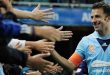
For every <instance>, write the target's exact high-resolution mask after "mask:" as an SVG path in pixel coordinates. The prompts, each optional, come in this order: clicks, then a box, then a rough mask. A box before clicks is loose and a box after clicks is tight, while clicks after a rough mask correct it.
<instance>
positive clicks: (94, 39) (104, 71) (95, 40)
mask: <svg viewBox="0 0 110 75" xmlns="http://www.w3.org/2000/svg"><path fill="white" fill-rule="evenodd" d="M75 52H77V53H78V54H80V56H81V57H82V58H83V59H85V60H86V63H87V66H88V73H89V75H110V34H109V35H107V36H104V37H101V36H99V34H98V33H97V32H96V31H95V32H94V33H92V34H90V35H88V36H85V37H83V38H82V40H81V41H80V42H79V44H78V46H77V48H76V51H75Z"/></svg>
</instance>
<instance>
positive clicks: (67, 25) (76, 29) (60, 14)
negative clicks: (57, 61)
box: [13, 0, 110, 75]
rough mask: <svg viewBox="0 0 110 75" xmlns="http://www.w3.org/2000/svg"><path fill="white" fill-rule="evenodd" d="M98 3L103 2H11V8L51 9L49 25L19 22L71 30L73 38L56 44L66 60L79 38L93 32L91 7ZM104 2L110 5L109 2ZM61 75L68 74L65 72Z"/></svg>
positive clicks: (55, 0) (27, 20)
mask: <svg viewBox="0 0 110 75" xmlns="http://www.w3.org/2000/svg"><path fill="white" fill-rule="evenodd" d="M99 1H103V0H13V6H14V7H15V8H18V9H22V10H28V11H31V10H33V9H34V8H35V7H36V6H37V4H38V3H40V4H41V9H45V8H53V11H54V12H55V14H54V18H53V20H50V21H49V23H45V22H42V21H34V20H30V19H19V21H20V22H21V23H26V24H31V25H41V26H43V25H49V26H54V27H56V28H58V27H60V26H64V29H63V30H71V31H72V32H73V37H72V38H71V39H70V40H69V41H66V42H57V43H56V50H57V52H59V53H60V54H61V55H62V56H63V57H65V58H67V59H68V58H69V57H70V56H71V54H72V53H73V52H74V50H75V48H76V46H77V44H78V42H79V41H80V40H81V38H82V37H83V36H86V35H88V34H90V33H92V32H93V31H94V29H93V27H92V24H91V18H90V15H91V6H92V4H93V3H95V2H99ZM104 1H105V2H107V3H110V0H104ZM49 60H50V58H49ZM48 75H49V74H48ZM59 75H61V74H59ZM62 75H69V74H68V73H66V72H65V73H63V74H62Z"/></svg>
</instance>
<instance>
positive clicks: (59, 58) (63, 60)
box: [51, 50, 82, 72]
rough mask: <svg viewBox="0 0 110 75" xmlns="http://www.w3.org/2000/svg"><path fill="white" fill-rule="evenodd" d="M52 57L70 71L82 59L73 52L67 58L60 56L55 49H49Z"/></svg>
mask: <svg viewBox="0 0 110 75" xmlns="http://www.w3.org/2000/svg"><path fill="white" fill-rule="evenodd" d="M51 55H52V57H53V58H54V59H55V60H56V61H57V62H58V63H59V64H60V65H61V66H62V67H64V68H65V69H67V70H69V71H70V72H73V70H74V69H75V68H76V67H77V66H78V65H79V63H80V62H81V61H82V58H81V57H80V55H78V54H77V53H74V54H73V55H72V56H71V57H70V58H69V60H67V59H66V58H64V57H62V56H61V55H60V54H58V53H57V52H56V51H55V50H53V51H51Z"/></svg>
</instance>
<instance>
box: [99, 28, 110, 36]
mask: <svg viewBox="0 0 110 75" xmlns="http://www.w3.org/2000/svg"><path fill="white" fill-rule="evenodd" d="M98 33H99V35H101V36H106V35H109V34H110V27H108V28H107V29H106V30H103V31H99V32H98Z"/></svg>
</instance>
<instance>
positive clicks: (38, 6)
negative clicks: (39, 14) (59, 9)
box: [32, 3, 40, 12]
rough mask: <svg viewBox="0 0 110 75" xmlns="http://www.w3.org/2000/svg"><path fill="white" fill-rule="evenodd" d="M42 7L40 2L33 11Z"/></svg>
mask: <svg viewBox="0 0 110 75" xmlns="http://www.w3.org/2000/svg"><path fill="white" fill-rule="evenodd" d="M39 9H40V3H39V4H38V5H37V7H36V8H34V9H33V11H32V12H35V11H37V10H39Z"/></svg>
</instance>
